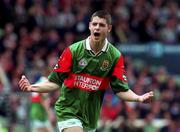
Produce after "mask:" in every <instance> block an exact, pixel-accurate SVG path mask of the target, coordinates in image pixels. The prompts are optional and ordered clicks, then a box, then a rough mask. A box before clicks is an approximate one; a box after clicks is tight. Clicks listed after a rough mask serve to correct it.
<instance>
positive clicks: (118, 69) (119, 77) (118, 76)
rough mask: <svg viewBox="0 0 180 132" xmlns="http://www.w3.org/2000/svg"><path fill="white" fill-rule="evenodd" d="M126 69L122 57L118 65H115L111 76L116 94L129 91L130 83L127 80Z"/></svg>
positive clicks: (112, 86) (111, 83)
mask: <svg viewBox="0 0 180 132" xmlns="http://www.w3.org/2000/svg"><path fill="white" fill-rule="evenodd" d="M124 68H125V67H124V59H123V56H122V55H121V56H120V58H119V59H118V61H117V63H116V64H115V66H114V68H113V72H112V75H111V82H110V86H111V88H112V90H113V91H114V92H115V93H118V92H120V91H126V90H128V89H129V86H128V81H127V78H126V71H125V69H124Z"/></svg>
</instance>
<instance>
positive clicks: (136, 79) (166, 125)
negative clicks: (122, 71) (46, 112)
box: [0, 0, 180, 132]
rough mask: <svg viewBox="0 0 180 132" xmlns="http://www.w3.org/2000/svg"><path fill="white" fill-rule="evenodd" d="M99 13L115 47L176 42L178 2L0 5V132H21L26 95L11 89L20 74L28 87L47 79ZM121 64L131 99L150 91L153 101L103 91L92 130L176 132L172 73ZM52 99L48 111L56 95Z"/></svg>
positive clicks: (178, 110)
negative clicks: (104, 13)
mask: <svg viewBox="0 0 180 132" xmlns="http://www.w3.org/2000/svg"><path fill="white" fill-rule="evenodd" d="M99 9H106V10H108V11H109V12H110V13H111V15H112V24H113V29H112V32H111V34H110V36H109V40H110V42H112V43H114V45H115V46H118V45H120V44H133V43H138V44H146V43H147V42H157V41H158V42H161V43H163V44H166V45H177V44H179V43H180V2H178V0H136V1H135V0H46V1H45V0H1V1H0V93H1V96H0V122H2V123H0V131H1V128H2V130H3V131H4V132H6V128H8V129H10V131H15V130H16V129H17V131H18V132H20V131H22V132H23V130H24V129H27V128H28V127H29V125H28V109H29V104H30V101H29V98H28V97H29V94H28V93H22V92H20V90H19V87H18V81H19V79H20V78H21V75H23V74H25V75H26V76H27V77H28V78H29V79H30V81H31V82H32V83H34V82H36V81H37V80H38V79H39V78H40V77H41V76H47V75H48V74H49V73H50V72H51V70H52V69H53V67H54V66H55V63H56V61H57V59H58V57H59V55H60V54H61V53H62V51H63V49H64V48H65V47H67V46H68V45H70V44H72V43H73V42H75V41H78V40H80V39H85V38H86V37H87V36H88V34H89V29H88V23H89V20H90V16H91V14H92V13H93V12H94V11H96V10H99ZM125 62H126V67H127V76H128V79H129V85H130V87H131V88H132V89H133V90H134V91H135V92H136V93H138V94H142V93H144V92H145V91H149V90H154V91H155V93H156V96H155V100H156V101H155V102H154V103H153V104H151V105H147V104H146V105H145V104H136V103H125V102H123V101H121V100H119V99H117V98H116V97H115V96H114V95H113V94H112V93H111V90H109V91H108V92H107V95H106V98H105V100H104V104H103V107H102V115H101V120H100V121H99V126H100V128H99V129H98V131H100V132H101V131H103V132H105V131H107V132H110V131H117V132H128V131H131V132H132V131H145V132H149V131H150V130H151V132H153V131H157V129H158V131H161V132H169V131H170V132H179V131H180V128H178V126H180V124H178V123H179V122H180V121H179V116H180V106H179V101H180V100H179V99H180V91H179V90H180V85H179V83H178V81H177V79H176V76H175V75H171V74H170V73H168V71H167V70H166V68H165V67H156V68H154V66H153V65H152V66H148V65H146V64H145V62H144V63H143V64H142V63H141V65H136V63H135V60H131V57H128V56H127V57H126V58H125ZM52 95H53V96H51V95H50V97H51V100H52V101H51V102H50V106H51V107H52V110H53V104H54V102H55V100H56V99H57V97H58V95H59V93H58V92H57V93H52ZM52 114H53V113H52ZM137 119H138V120H137ZM156 119H157V120H156ZM158 119H160V120H158ZM152 120H153V121H152ZM154 120H156V121H157V123H156V122H155V121H154ZM52 122H53V123H54V122H55V121H54V119H53V120H52ZM109 122H111V123H109ZM153 122H155V124H152V123H153ZM159 122H160V123H159ZM24 123H25V124H26V125H23V124H24ZM158 123H159V124H158ZM3 124H5V125H3ZM54 124H55V123H54ZM110 124H112V125H110ZM18 125H20V127H17V126H18ZM4 126H5V127H4ZM54 126H55V125H54ZM23 127H24V129H23ZM3 128H4V129H3Z"/></svg>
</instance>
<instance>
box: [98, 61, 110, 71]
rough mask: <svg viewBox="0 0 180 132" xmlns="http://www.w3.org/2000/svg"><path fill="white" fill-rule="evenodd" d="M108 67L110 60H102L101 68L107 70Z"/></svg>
mask: <svg viewBox="0 0 180 132" xmlns="http://www.w3.org/2000/svg"><path fill="white" fill-rule="evenodd" d="M108 68H109V61H108V60H104V61H103V62H102V65H101V67H100V69H101V70H102V71H106V70H108Z"/></svg>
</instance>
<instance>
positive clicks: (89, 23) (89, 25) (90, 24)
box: [89, 22, 91, 30]
mask: <svg viewBox="0 0 180 132" xmlns="http://www.w3.org/2000/svg"><path fill="white" fill-rule="evenodd" d="M90 27H91V22H89V30H90Z"/></svg>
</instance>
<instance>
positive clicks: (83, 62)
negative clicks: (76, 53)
mask: <svg viewBox="0 0 180 132" xmlns="http://www.w3.org/2000/svg"><path fill="white" fill-rule="evenodd" d="M78 64H79V66H81V67H85V66H86V65H87V60H86V59H84V58H82V59H81V60H80V61H79V63H78Z"/></svg>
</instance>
